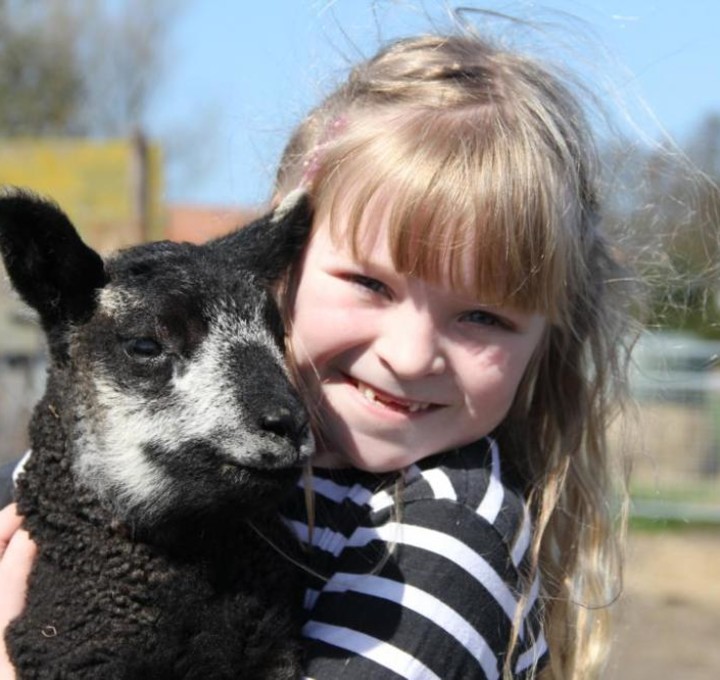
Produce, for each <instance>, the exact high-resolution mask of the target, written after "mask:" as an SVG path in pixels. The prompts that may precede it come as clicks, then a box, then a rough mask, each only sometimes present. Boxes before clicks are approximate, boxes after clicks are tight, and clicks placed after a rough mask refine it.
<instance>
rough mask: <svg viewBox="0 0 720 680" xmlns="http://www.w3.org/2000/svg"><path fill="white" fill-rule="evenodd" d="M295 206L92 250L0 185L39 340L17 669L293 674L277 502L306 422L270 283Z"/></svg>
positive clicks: (291, 577) (73, 675)
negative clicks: (221, 226) (33, 546)
mask: <svg viewBox="0 0 720 680" xmlns="http://www.w3.org/2000/svg"><path fill="white" fill-rule="evenodd" d="M310 222H311V216H310V211H309V207H308V201H307V198H306V197H304V196H300V197H298V196H294V197H291V199H289V200H288V201H286V202H285V203H283V204H282V205H281V206H280V207H279V208H278V209H277V210H276V211H275V212H274V213H271V214H269V215H268V216H266V217H263V218H261V219H259V220H258V221H256V222H254V223H253V224H252V225H250V226H248V227H246V228H244V229H240V230H238V231H237V232H235V233H233V234H231V235H228V236H226V237H223V238H221V239H218V240H215V241H212V242H210V243H208V244H206V245H203V246H195V245H191V244H187V243H184V244H177V243H170V242H160V243H153V244H147V245H141V246H137V247H134V248H130V249H128V250H125V251H121V252H120V253H118V254H116V255H115V256H113V257H111V258H109V259H108V260H107V261H103V260H102V259H101V257H100V256H99V255H98V254H97V253H95V252H94V251H93V250H91V249H90V248H89V247H88V246H86V245H85V244H84V243H83V242H82V241H81V239H80V237H79V236H78V234H77V232H76V231H75V229H74V227H73V226H72V224H71V223H70V221H69V219H68V218H67V217H66V216H65V214H63V212H62V211H61V210H60V209H59V208H58V207H57V206H56V205H55V204H53V203H51V202H49V201H47V200H44V199H40V198H38V197H35V196H34V195H32V194H29V193H26V192H21V191H17V190H12V191H6V193H5V194H4V195H3V196H2V197H0V251H1V253H2V257H3V259H4V261H5V265H6V269H7V271H8V274H9V277H10V280H11V283H12V285H13V286H14V288H15V289H16V290H17V291H18V292H19V294H20V295H21V297H22V298H23V299H24V300H25V301H26V302H27V303H28V304H29V305H30V306H31V307H33V308H34V309H35V310H36V311H37V312H38V314H39V317H40V321H41V323H42V326H43V329H44V331H45V333H46V335H47V339H48V348H49V353H50V366H49V371H48V380H47V389H46V392H45V395H44V396H43V398H42V400H41V401H40V402H39V403H38V405H37V407H36V409H35V411H34V414H33V417H32V420H31V424H30V435H31V446H32V455H31V457H30V459H29V462H28V463H27V465H26V467H25V470H24V472H23V473H22V475H21V476H20V479H19V483H18V490H17V498H18V503H19V509H20V512H21V513H22V514H23V515H24V517H25V520H24V523H25V527H26V528H27V529H28V530H29V532H30V534H31V536H32V538H33V539H34V540H35V541H36V542H37V544H38V557H37V560H36V563H35V566H34V568H33V571H32V575H31V577H30V582H29V590H28V600H27V605H26V607H25V611H24V613H23V614H22V615H21V616H20V617H18V618H17V619H16V620H15V621H14V622H13V623H12V624H11V626H10V627H9V629H8V631H7V635H6V641H7V645H8V649H9V653H10V656H11V659H12V661H13V663H14V665H15V667H16V668H17V673H18V678H20V679H21V680H26V679H35V678H43V679H44V678H47V679H50V678H52V679H57V680H64V679H72V680H84V679H90V678H92V679H97V680H99V679H102V680H114V679H131V678H132V679H141V678H147V679H149V680H161V679H163V678H168V679H170V678H172V679H176V678H187V679H189V678H211V679H222V678H244V679H249V678H273V679H283V678H294V677H297V676H298V674H299V672H300V671H299V668H300V665H299V641H298V639H299V638H298V621H297V618H298V612H299V611H300V602H298V597H299V596H300V591H301V590H300V588H299V587H298V585H297V580H298V578H297V576H298V572H299V569H298V567H296V566H294V564H293V560H292V558H291V555H292V553H293V551H294V550H296V544H295V543H294V541H293V539H291V538H290V536H289V534H288V533H287V531H286V528H285V527H284V525H283V524H282V522H281V520H280V519H279V515H278V513H277V505H278V503H279V501H280V499H281V497H282V496H283V494H284V493H286V492H288V491H289V490H290V488H291V487H292V486H293V485H294V484H295V483H296V481H297V479H298V476H299V473H300V469H301V467H302V464H303V463H304V462H305V461H306V460H307V458H308V456H309V455H310V453H311V450H312V435H311V434H310V429H309V427H308V421H307V415H306V412H305V410H304V409H303V407H302V405H301V403H300V401H299V398H298V396H297V394H296V392H295V391H294V390H293V388H292V387H291V385H290V383H289V381H288V377H287V372H286V370H285V368H284V361H283V352H282V347H283V327H282V323H281V318H280V314H279V311H278V309H277V307H276V306H275V304H274V302H273V299H272V296H271V294H270V288H271V286H272V284H273V283H274V282H275V281H276V280H277V279H278V277H279V276H281V275H282V274H283V272H284V271H285V270H286V268H287V266H288V264H289V263H290V262H291V261H292V260H293V258H295V257H297V256H298V254H299V253H300V251H301V249H302V247H303V245H304V243H305V240H306V238H307V234H308V232H309V227H310ZM286 557H287V558H288V559H286Z"/></svg>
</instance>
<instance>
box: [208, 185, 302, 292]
mask: <svg viewBox="0 0 720 680" xmlns="http://www.w3.org/2000/svg"><path fill="white" fill-rule="evenodd" d="M311 227H312V208H311V205H310V198H309V196H308V195H307V193H306V192H305V191H303V190H296V191H293V192H291V193H290V194H288V196H287V197H286V198H285V199H284V200H283V201H282V202H281V203H280V205H278V206H277V208H275V209H274V210H273V211H272V212H270V213H268V214H267V215H264V216H263V217H260V218H259V219H257V220H255V221H254V222H252V223H250V224H249V225H247V226H246V227H243V228H241V229H239V230H238V231H236V232H234V233H232V234H229V235H227V236H223V237H221V238H219V239H217V240H215V241H213V242H212V243H211V244H209V245H211V246H212V247H217V248H219V251H218V252H220V253H222V256H223V257H229V258H231V259H232V262H233V263H235V264H236V266H237V268H238V269H239V270H240V269H243V270H249V271H251V272H252V273H253V274H255V275H256V276H258V277H260V278H261V279H262V280H264V281H267V282H269V283H270V282H273V281H275V280H276V279H277V278H278V277H279V276H280V275H282V273H283V272H284V271H285V270H286V269H287V268H288V266H289V265H290V264H291V263H292V262H293V261H294V260H295V259H296V258H297V257H299V255H300V253H301V252H302V250H303V248H304V246H305V243H306V242H307V239H308V236H309V234H310V229H311Z"/></svg>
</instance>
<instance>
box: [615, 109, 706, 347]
mask: <svg viewBox="0 0 720 680" xmlns="http://www.w3.org/2000/svg"><path fill="white" fill-rule="evenodd" d="M606 160H607V162H608V164H609V165H610V166H611V167H610V174H611V175H612V174H614V176H615V180H614V182H613V186H612V188H611V189H610V191H609V192H608V197H607V199H608V200H607V204H608V206H609V212H608V219H609V222H610V224H611V226H612V227H613V228H614V229H615V231H616V232H617V233H619V234H622V235H623V239H624V241H625V245H626V246H627V251H628V252H631V253H634V254H635V258H636V263H635V264H636V268H637V269H638V271H639V274H640V278H641V279H642V280H643V281H644V282H645V283H646V284H647V291H648V294H647V297H648V305H649V309H648V319H647V322H648V324H649V325H650V327H655V328H664V329H682V330H687V331H690V332H693V333H695V334H697V335H699V336H701V337H705V338H720V115H718V114H710V115H707V116H706V117H705V118H704V119H703V120H702V121H701V123H700V124H699V125H698V126H697V128H696V130H695V131H694V132H693V134H692V135H691V137H690V138H689V140H688V142H687V144H685V145H684V148H679V147H676V146H674V145H670V144H668V145H665V146H656V147H655V148H651V149H646V150H642V151H641V150H638V149H636V148H632V147H630V146H626V147H622V146H618V147H616V148H613V149H610V150H609V152H608V153H607V156H606Z"/></svg>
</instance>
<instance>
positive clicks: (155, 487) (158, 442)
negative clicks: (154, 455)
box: [75, 307, 285, 516]
mask: <svg viewBox="0 0 720 680" xmlns="http://www.w3.org/2000/svg"><path fill="white" fill-rule="evenodd" d="M247 344H255V345H257V344H260V345H262V346H263V347H264V348H265V349H266V350H267V352H268V355H267V356H268V357H269V356H272V360H273V361H275V362H276V363H277V365H278V366H281V367H283V371H284V370H285V369H284V360H283V357H282V354H281V352H280V350H279V349H278V348H277V346H276V343H275V341H274V340H273V338H272V336H271V335H270V333H269V331H268V330H267V329H266V328H265V325H264V323H263V321H262V319H260V318H258V317H256V318H254V319H252V320H251V321H249V322H248V321H243V320H241V319H239V318H238V315H237V314H233V311H232V309H228V308H227V307H220V308H219V309H218V310H217V313H216V314H215V315H214V319H213V321H212V322H211V324H210V326H209V329H208V335H207V337H206V338H205V339H204V340H203V342H202V344H201V345H200V347H199V348H198V349H197V350H196V351H195V353H194V355H193V358H192V360H190V361H186V362H185V363H184V364H182V366H181V367H178V366H176V370H174V373H173V376H172V378H171V382H170V389H169V390H164V391H163V393H162V394H158V395H156V396H153V397H150V398H143V397H140V396H139V395H138V392H136V391H133V390H126V389H123V388H122V387H121V386H120V385H119V384H118V383H117V382H116V381H114V380H113V379H112V378H111V377H110V376H109V375H107V370H105V369H104V368H102V367H101V366H99V365H98V366H95V367H94V369H93V388H94V399H93V402H94V403H93V411H94V412H93V413H92V414H91V417H88V418H86V419H85V422H86V423H92V430H90V429H89V428H88V427H87V426H86V427H85V429H84V430H83V431H82V432H80V433H79V441H78V445H79V446H78V455H77V457H76V459H75V471H76V473H77V474H78V475H79V477H80V478H81V479H82V480H83V481H84V482H85V483H86V484H87V485H88V486H90V487H91V488H93V489H94V490H96V491H97V492H98V493H99V494H100V495H101V497H104V498H105V499H106V500H107V501H109V502H110V503H112V504H113V505H115V506H117V510H118V511H119V512H120V513H126V512H128V511H132V510H135V511H137V510H140V511H141V512H142V513H143V514H146V515H151V516H153V515H156V514H157V513H161V512H162V511H163V509H164V508H166V507H167V506H168V505H169V504H171V503H172V502H173V499H174V495H175V489H174V487H173V480H172V479H171V478H170V476H169V475H168V473H167V471H166V470H165V469H164V468H163V467H162V466H161V465H160V464H159V463H157V462H156V461H153V460H152V459H151V458H150V457H149V456H148V455H147V453H146V452H147V451H148V449H149V448H152V447H157V448H160V449H162V450H165V451H176V450H178V449H179V448H180V446H181V445H182V444H183V443H184V442H198V441H207V442H210V443H211V444H212V446H213V447H214V449H215V450H217V451H219V452H220V454H221V455H220V456H219V462H218V465H222V460H220V458H222V456H227V457H228V458H230V459H231V460H236V461H238V462H240V463H242V462H247V463H249V464H250V465H252V459H251V458H252V457H251V452H252V451H254V450H256V448H258V446H259V444H260V442H259V435H258V434H253V432H250V431H248V429H247V428H246V427H244V421H245V414H244V413H243V412H242V407H241V405H240V404H239V403H238V401H237V400H236V399H235V398H234V397H233V395H234V394H235V393H236V391H237V383H238V376H236V375H233V374H232V373H231V371H230V370H229V367H228V364H227V360H226V359H227V356H228V354H229V353H231V352H232V351H233V348H237V347H241V346H243V345H247Z"/></svg>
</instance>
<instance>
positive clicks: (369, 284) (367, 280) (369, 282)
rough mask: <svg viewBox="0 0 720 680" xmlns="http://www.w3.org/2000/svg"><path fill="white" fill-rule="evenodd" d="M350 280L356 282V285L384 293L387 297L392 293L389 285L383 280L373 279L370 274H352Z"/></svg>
mask: <svg viewBox="0 0 720 680" xmlns="http://www.w3.org/2000/svg"><path fill="white" fill-rule="evenodd" d="M348 280H350V281H352V283H354V284H355V285H358V286H360V287H361V288H365V289H367V290H369V291H371V292H373V293H378V294H379V295H384V296H386V297H389V295H390V291H389V289H388V287H387V286H386V285H385V284H384V283H383V282H382V281H378V280H377V279H373V278H372V277H370V276H363V275H362V274H352V275H351V276H349V277H348Z"/></svg>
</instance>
